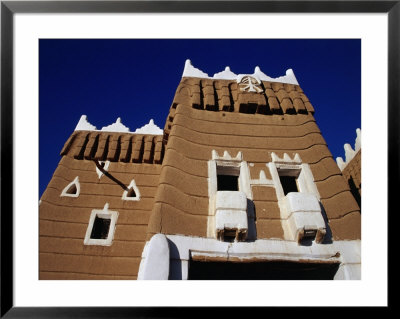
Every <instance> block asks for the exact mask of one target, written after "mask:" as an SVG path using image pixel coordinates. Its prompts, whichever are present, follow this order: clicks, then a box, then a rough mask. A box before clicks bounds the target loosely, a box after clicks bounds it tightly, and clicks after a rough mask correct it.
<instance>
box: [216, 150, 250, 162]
mask: <svg viewBox="0 0 400 319" xmlns="http://www.w3.org/2000/svg"><path fill="white" fill-rule="evenodd" d="M211 158H212V159H213V160H225V161H242V160H243V155H242V152H238V153H237V154H236V157H232V156H231V154H229V152H228V151H224V154H223V155H222V156H219V154H218V152H217V151H216V150H212V151H211Z"/></svg>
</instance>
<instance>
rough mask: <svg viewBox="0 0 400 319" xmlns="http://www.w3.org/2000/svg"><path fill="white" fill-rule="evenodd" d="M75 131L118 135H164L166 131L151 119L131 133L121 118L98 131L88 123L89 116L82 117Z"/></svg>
mask: <svg viewBox="0 0 400 319" xmlns="http://www.w3.org/2000/svg"><path fill="white" fill-rule="evenodd" d="M75 131H96V132H117V133H130V134H150V135H163V134H164V131H163V130H162V129H161V128H159V127H158V126H157V125H156V124H155V123H154V120H153V119H150V121H149V123H148V124H145V125H144V126H142V127H140V128H137V129H136V131H135V132H131V131H130V130H129V127H127V126H125V125H124V124H122V122H121V118H120V117H119V118H117V120H116V121H115V123H112V124H110V125H108V126H103V128H102V129H101V130H97V129H96V126H94V125H92V124H90V123H89V122H88V121H87V116H86V115H82V116H81V117H80V119H79V122H78V124H77V125H76V127H75Z"/></svg>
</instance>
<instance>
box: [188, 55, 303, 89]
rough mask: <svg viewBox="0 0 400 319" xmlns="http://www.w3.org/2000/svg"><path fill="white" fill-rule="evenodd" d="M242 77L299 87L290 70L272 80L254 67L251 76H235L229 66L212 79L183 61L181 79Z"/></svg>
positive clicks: (234, 78) (230, 78) (189, 62)
mask: <svg viewBox="0 0 400 319" xmlns="http://www.w3.org/2000/svg"><path fill="white" fill-rule="evenodd" d="M244 76H252V77H254V78H256V79H258V80H259V81H268V82H280V83H288V84H295V85H299V83H298V81H297V79H296V76H295V75H294V72H293V70H292V69H288V70H286V74H285V75H283V76H280V77H277V78H272V77H270V76H268V75H266V74H265V73H263V72H262V71H261V70H260V68H259V67H258V66H256V67H255V69H254V73H253V74H239V75H237V74H235V73H233V72H232V71H231V70H230V68H229V66H227V67H225V70H224V71H221V72H218V73H215V74H214V76H213V77H210V76H208V74H207V73H204V72H203V71H201V70H200V69H197V68H195V67H194V66H193V65H192V62H191V61H190V60H189V59H187V60H186V61H185V67H184V69H183V73H182V77H194V78H203V79H218V80H237V79H238V78H240V77H244Z"/></svg>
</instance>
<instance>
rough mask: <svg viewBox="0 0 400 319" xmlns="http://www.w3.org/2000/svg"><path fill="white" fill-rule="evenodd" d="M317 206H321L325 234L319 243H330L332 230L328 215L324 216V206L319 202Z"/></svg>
mask: <svg viewBox="0 0 400 319" xmlns="http://www.w3.org/2000/svg"><path fill="white" fill-rule="evenodd" d="M319 206H320V207H321V215H322V217H323V219H324V222H325V227H326V234H325V237H324V240H323V242H322V243H321V244H332V231H331V228H330V227H329V223H328V217H327V216H326V212H325V209H324V206H323V205H322V203H321V202H319Z"/></svg>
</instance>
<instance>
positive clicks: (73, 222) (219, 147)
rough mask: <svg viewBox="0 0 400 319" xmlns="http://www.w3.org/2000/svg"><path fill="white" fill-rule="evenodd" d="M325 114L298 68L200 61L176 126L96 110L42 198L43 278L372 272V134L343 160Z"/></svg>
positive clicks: (188, 68) (189, 76)
mask: <svg viewBox="0 0 400 319" xmlns="http://www.w3.org/2000/svg"><path fill="white" fill-rule="evenodd" d="M166 103H167V101H166ZM314 112H318V106H315V110H314V107H313V105H312V104H311V103H310V101H309V100H308V98H307V96H306V94H305V92H303V91H302V89H301V88H300V86H299V84H298V82H297V79H296V77H295V75H294V73H293V71H292V70H291V69H289V70H288V71H286V75H284V76H282V77H279V78H271V77H269V76H267V75H266V74H264V73H263V72H262V71H261V70H260V69H259V68H258V67H256V68H255V70H254V73H252V74H235V73H233V72H232V71H231V70H230V69H229V67H227V68H226V69H225V70H224V71H222V72H220V73H216V74H214V75H213V76H209V75H208V74H206V73H204V72H203V71H201V70H199V69H197V68H195V67H194V66H193V65H192V64H191V61H190V60H187V61H186V63H185V67H184V71H183V74H182V78H181V81H180V83H177V89H176V93H175V96H174V99H173V101H172V103H171V105H170V109H169V114H168V116H167V118H166V122H165V126H164V128H163V129H160V128H159V127H158V126H157V125H156V124H155V123H154V122H153V121H152V120H151V121H150V122H149V124H147V125H145V126H143V127H141V128H138V129H136V130H135V131H130V130H129V128H127V127H126V126H125V125H124V124H123V123H122V122H121V119H120V118H118V119H117V121H116V122H115V123H113V124H111V125H109V126H106V127H103V128H101V129H97V128H96V127H95V126H93V125H92V124H90V123H89V122H88V118H87V117H86V116H85V115H83V116H82V117H81V118H80V120H79V122H78V124H77V126H76V128H75V130H74V131H73V132H72V134H71V136H70V137H69V139H68V140H67V141H66V143H65V145H64V147H63V148H62V150H61V153H60V155H61V159H60V162H59V164H58V166H57V168H56V170H55V172H54V174H53V177H52V179H51V181H50V182H49V184H48V186H47V188H46V190H45V192H44V193H43V195H42V197H41V200H40V205H39V218H40V226H39V235H40V242H39V279H42V280H43V279H95V280H98V279H118V280H131V279H134V280H136V279H139V280H141V279H156V280H196V279H212V280H217V279H250V280H252V279H264V280H273V279H290V280H293V279H307V280H308V279H317V280H318V279H334V280H348V279H361V211H360V207H361V200H360V199H361V174H360V172H361V168H360V165H361V150H360V148H361V146H360V145H361V144H360V143H361V138H360V134H361V133H360V131H359V130H357V135H358V137H357V140H356V146H355V149H353V148H352V147H351V146H350V145H349V144H346V145H345V150H346V161H343V159H341V158H338V159H337V163H336V161H335V160H334V159H333V157H332V154H331V152H330V151H329V149H328V147H327V144H326V142H325V140H324V138H323V136H322V135H321V132H320V129H319V128H318V125H317V123H316V121H315V119H314Z"/></svg>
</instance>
